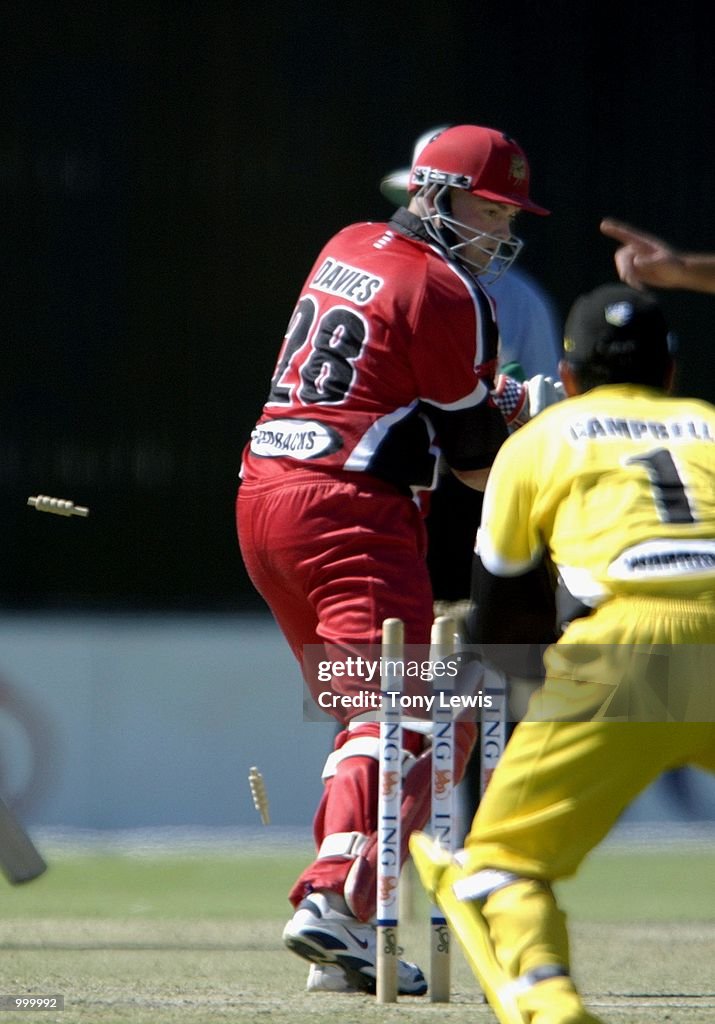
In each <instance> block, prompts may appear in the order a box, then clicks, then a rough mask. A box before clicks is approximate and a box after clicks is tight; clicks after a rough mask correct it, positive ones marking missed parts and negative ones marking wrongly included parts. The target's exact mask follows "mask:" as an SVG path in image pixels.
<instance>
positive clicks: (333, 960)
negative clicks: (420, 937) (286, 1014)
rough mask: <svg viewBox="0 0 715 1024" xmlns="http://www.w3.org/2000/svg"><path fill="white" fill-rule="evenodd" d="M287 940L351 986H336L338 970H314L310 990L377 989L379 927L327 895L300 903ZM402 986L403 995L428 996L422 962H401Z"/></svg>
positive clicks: (286, 932)
mask: <svg viewBox="0 0 715 1024" xmlns="http://www.w3.org/2000/svg"><path fill="white" fill-rule="evenodd" d="M283 941H284V943H285V944H286V946H287V947H288V949H290V950H291V951H292V952H293V953H297V954H298V956H302V957H303V958H304V959H305V960H310V961H311V962H312V963H313V964H318V965H320V966H326V965H327V966H330V967H338V968H340V970H341V971H342V973H343V975H344V978H345V982H346V987H344V988H340V989H338V988H336V987H335V985H336V984H337V979H336V976H335V974H334V973H333V971H330V973H329V974H328V975H327V976H326V975H324V974H323V973H322V972H319V973H318V974H317V976H316V975H315V974H314V972H312V971H311V975H312V977H311V975H309V977H308V991H309V992H318V991H328V992H337V991H343V992H351V991H359V992H371V993H374V992H375V979H376V975H377V970H376V961H377V939H376V931H375V927H374V925H372V924H364V923H363V922H362V921H358V920H357V919H356V918H354V917H352V916H350V915H349V914H344V913H342V912H341V911H339V910H335V909H334V908H333V907H331V906H330V903H329V902H328V900H327V899H326V897H325V895H324V894H323V893H319V892H313V893H311V894H310V896H307V897H306V898H305V899H304V900H303V902H302V903H300V904H299V906H298V909H297V910H296V912H295V914H294V915H293V917H292V918H291V919H290V921H289V922H288V924H287V925H286V926H285V928H284V929H283ZM324 982H325V984H324ZM397 986H398V991H399V993H400V995H407V996H422V995H424V994H425V992H426V991H427V982H426V981H425V976H424V974H423V973H422V971H421V970H420V969H419V967H418V966H417V965H416V964H411V963H409V962H408V961H407V960H399V961H398V966H397Z"/></svg>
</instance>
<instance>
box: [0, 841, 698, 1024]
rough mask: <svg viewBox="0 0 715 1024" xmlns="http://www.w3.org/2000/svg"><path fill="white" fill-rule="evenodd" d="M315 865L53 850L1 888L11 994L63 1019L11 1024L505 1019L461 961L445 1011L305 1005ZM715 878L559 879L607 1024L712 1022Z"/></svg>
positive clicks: (346, 1003)
mask: <svg viewBox="0 0 715 1024" xmlns="http://www.w3.org/2000/svg"><path fill="white" fill-rule="evenodd" d="M307 857H308V852H307V851H305V852H304V853H301V852H300V851H296V852H291V853H290V854H280V855H279V854H268V855H266V856H265V857H258V856H255V855H250V856H246V855H240V854H238V853H237V854H236V856H235V857H232V856H227V855H224V854H221V855H217V854H214V853H210V854H208V855H206V856H197V855H196V854H195V853H193V852H192V853H191V854H187V855H180V854H176V853H174V854H171V855H168V854H167V855H164V856H159V855H153V854H152V855H151V856H146V855H142V856H131V855H118V854H113V855H107V856H98V855H92V856H89V855H72V856H68V855H64V854H63V855H61V856H59V855H58V856H52V854H51V853H50V854H49V855H48V860H49V861H50V871H49V872H48V873H47V875H46V876H44V877H43V878H42V879H38V880H37V881H35V882H32V883H30V884H29V885H26V886H20V887H17V888H15V889H12V888H10V887H8V886H4V887H0V993H18V994H23V993H24V994H29V993H34V994H36V995H38V994H52V993H62V994H64V996H65V1000H66V1009H65V1010H64V1011H62V1012H61V1013H49V1012H47V1013H31V1012H22V1013H21V1014H18V1013H15V1012H6V1013H5V1012H0V1022H1V1024H4V1022H5V1021H8V1022H10V1024H19V1022H23V1024H50V1022H51V1021H54V1022H55V1024H215V1022H224V1021H225V1022H230V1024H256V1022H258V1024H261V1022H263V1021H270V1022H271V1024H303V1022H305V1024H335V1022H338V1024H385V1022H388V1024H390V1022H395V1024H397V1022H398V1021H399V1022H400V1024H437V1022H439V1024H463V1022H464V1021H465V1020H469V1021H470V1022H472V1024H494V1017H493V1015H492V1013H491V1011H490V1009H489V1008H488V1007H486V1006H485V1005H484V1004H483V1003H482V1002H481V997H480V993H479V991H478V989H477V987H476V984H475V982H474V980H473V978H472V975H471V972H470V971H469V968H468V967H467V965H466V963H465V962H464V960H463V958H462V956H461V953H460V952H459V951H456V953H455V955H454V957H453V995H452V1002H451V1003H450V1004H448V1005H439V1004H430V1003H429V1001H426V1000H418V999H401V1000H400V1002H399V1004H398V1005H397V1006H379V1005H377V1004H376V1002H375V1000H374V999H373V998H371V997H367V996H354V995H353V996H340V995H335V996H333V995H325V994H323V995H319V996H315V995H313V996H309V995H307V994H306V993H305V992H304V985H305V976H306V965H305V964H304V962H303V961H301V960H299V959H298V958H297V957H295V956H291V955H290V954H289V953H287V952H286V951H285V950H284V949H283V947H282V945H281V940H280V933H281V929H282V923H283V921H284V920H285V919H286V917H287V915H288V912H289V908H288V904H287V900H286V892H287V889H288V887H289V885H290V883H291V882H292V881H293V879H294V878H295V876H296V874H297V873H298V872H299V871H300V869H301V868H302V867H303V865H304V863H305V861H306V858H307ZM714 869H715V861H714V860H713V858H712V857H709V856H708V855H706V854H705V853H703V852H701V851H694V850H683V851H682V852H673V851H668V852H665V853H650V852H647V853H641V852H633V853H621V852H605V851H604V852H600V851H598V852H597V853H596V854H594V855H593V856H592V857H591V858H590V859H589V861H588V862H587V863H586V865H585V866H584V869H583V871H582V873H581V874H580V875H579V876H578V877H577V878H576V879H574V880H571V881H568V882H565V883H562V884H561V886H560V887H559V895H560V898H561V900H562V903H563V905H564V907H565V909H567V910H568V912H569V916H570V919H571V922H572V940H573V942H572V945H573V951H574V965H575V970H576V976H577V978H578V980H579V983H580V984H581V986H582V989H583V991H584V995H585V998H586V1000H587V1002H588V1003H589V1005H590V1006H591V1007H592V1008H593V1010H594V1011H595V1012H596V1013H597V1014H598V1015H599V1016H601V1017H602V1019H603V1020H604V1021H606V1022H607V1024H653V1022H654V1021H664V1022H667V1024H712V1022H713V1020H715V985H714V984H713V976H712V964H713V963H715V906H714V905H713V900H714V898H715V897H714V896H713V893H714V892H715V885H714V884H713V883H714ZM426 921H427V907H426V901H425V900H424V898H423V896H422V894H421V891H420V890H419V889H418V888H417V887H416V886H415V899H414V910H413V916H412V918H411V919H410V920H405V921H404V922H403V924H402V926H401V930H400V939H401V941H402V942H403V943H404V945H405V947H406V950H407V952H408V953H409V955H410V957H413V958H414V959H416V960H418V962H420V963H422V964H423V965H424V966H427V963H428V952H427V925H426Z"/></svg>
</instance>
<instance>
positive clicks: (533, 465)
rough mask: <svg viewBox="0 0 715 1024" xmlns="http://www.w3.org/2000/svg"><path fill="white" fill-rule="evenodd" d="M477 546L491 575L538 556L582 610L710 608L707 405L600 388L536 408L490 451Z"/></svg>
mask: <svg viewBox="0 0 715 1024" xmlns="http://www.w3.org/2000/svg"><path fill="white" fill-rule="evenodd" d="M477 547H478V553H479V556H480V558H481V561H482V564H483V565H484V567H485V568H486V569H487V570H488V571H489V572H490V573H492V574H493V575H495V576H502V577H510V576H519V575H521V574H523V573H526V572H528V571H530V570H531V569H533V568H535V566H537V565H538V564H539V563H540V561H541V559H542V557H543V555H544V554H545V553H548V554H549V555H550V557H551V561H552V562H553V564H554V566H555V568H556V569H557V571H558V573H559V576H560V578H561V582H562V583H563V585H564V586H565V587H566V588H567V590H568V591H569V592H570V593H571V594H572V595H573V597H575V598H577V599H578V600H579V601H581V602H582V603H583V604H585V605H588V606H591V607H596V606H597V605H599V604H601V603H602V602H603V601H604V600H606V599H607V598H608V597H610V596H611V595H612V594H622V593H629V592H630V593H633V592H635V593H639V594H643V593H648V592H653V593H657V594H661V595H673V596H677V595H688V596H690V597H692V596H694V595H702V596H707V595H708V594H709V595H710V596H711V597H712V598H713V599H714V600H715V406H712V405H710V404H709V403H708V402H703V401H700V400H697V399H688V398H676V397H671V396H668V395H666V394H665V393H664V392H661V391H658V390H656V389H653V388H648V387H644V386H641V385H635V384H623V385H621V384H618V385H615V384H609V385H604V386H602V387H598V388H594V389H593V390H592V391H589V392H587V393H586V394H583V395H579V396H577V397H574V398H569V399H567V400H565V401H563V402H561V403H559V404H558V405H555V406H552V407H550V408H549V409H546V410H544V411H543V412H542V413H540V414H539V415H538V416H537V417H536V419H534V420H533V421H532V422H530V423H527V424H526V425H525V426H524V427H522V428H521V429H520V430H518V431H516V432H515V433H514V434H512V435H511V437H509V439H508V440H507V441H506V442H505V443H504V445H503V446H502V448H501V449H500V451H499V453H498V454H497V457H496V460H495V462H494V465H493V467H492V470H491V473H490V476H489V481H488V484H487V488H486V492H485V496H484V508H483V513H482V525H481V528H480V530H479V535H478V545H477Z"/></svg>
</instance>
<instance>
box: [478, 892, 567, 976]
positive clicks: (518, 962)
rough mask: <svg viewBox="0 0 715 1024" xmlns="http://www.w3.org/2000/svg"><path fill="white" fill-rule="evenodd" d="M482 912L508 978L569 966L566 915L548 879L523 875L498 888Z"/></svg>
mask: <svg viewBox="0 0 715 1024" xmlns="http://www.w3.org/2000/svg"><path fill="white" fill-rule="evenodd" d="M482 914H483V915H484V917H485V919H486V921H487V922H488V925H489V934H490V936H491V941H492V943H493V945H494V951H495V955H496V957H497V958H498V960H499V963H500V964H501V965H502V967H503V969H504V970H505V971H506V973H507V975H508V976H509V977H511V978H518V977H520V976H521V975H523V974H527V973H528V972H529V971H533V970H535V969H536V968H538V967H544V966H546V965H552V964H553V965H555V966H561V967H566V968H568V966H569V940H568V933H567V931H566V918H565V916H564V914H563V913H562V912H561V911H560V910H559V908H558V907H557V905H556V901H555V900H554V897H553V893H552V892H551V889H550V887H549V886H548V885H547V884H546V883H545V882H540V881H538V880H537V879H534V878H522V879H520V880H519V881H518V882H514V883H513V884H512V885H508V886H506V887H505V888H503V889H498V890H496V892H493V893H492V894H491V895H490V896H489V899H488V900H487V901H486V903H485V904H484V905H483V907H482Z"/></svg>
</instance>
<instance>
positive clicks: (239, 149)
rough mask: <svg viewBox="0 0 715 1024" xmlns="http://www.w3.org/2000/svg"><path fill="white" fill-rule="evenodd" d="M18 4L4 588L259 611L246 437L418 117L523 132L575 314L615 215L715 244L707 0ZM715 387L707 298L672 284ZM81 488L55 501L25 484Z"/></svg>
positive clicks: (678, 237)
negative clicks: (605, 226)
mask: <svg viewBox="0 0 715 1024" xmlns="http://www.w3.org/2000/svg"><path fill="white" fill-rule="evenodd" d="M122 6H123V5H118V4H110V3H108V2H106V3H105V2H102V0H96V2H94V3H84V4H80V3H63V2H59V0H58V2H56V3H47V4H35V3H32V2H28V3H19V2H18V3H5V4H4V5H2V7H1V8H0V12H1V16H2V24H0V29H1V30H2V31H0V84H1V87H2V109H3V116H2V119H0V124H1V128H0V132H1V136H0V139H1V149H0V189H1V191H2V199H3V218H2V247H1V250H0V251H2V275H1V277H0V287H1V292H0V294H1V296H2V299H1V303H0V308H1V310H2V355H3V358H2V367H0V527H1V529H2V549H1V550H2V560H1V565H2V569H1V571H0V603H1V604H2V606H3V607H4V608H5V609H7V610H14V609H18V610H19V609H28V608H67V607H69V608H85V607H86V608H112V609H114V608H116V609H126V608H131V609H135V608H138V609H153V608H155V609H197V610H201V609H227V610H232V609H238V610H240V609H249V608H252V607H260V601H259V599H258V598H257V597H256V596H255V595H254V593H253V590H252V587H251V585H250V583H249V581H248V579H247V577H246V575H245V572H244V570H243V568H242V565H241V561H240V558H239V555H238V550H237V545H236V540H235V532H234V525H233V500H234V495H235V489H236V483H237V472H238V465H239V455H240V451H241V448H242V446H243V444H244V443H245V441H246V439H247V437H248V434H249V432H250V429H251V426H252V424H253V422H254V420H255V418H256V417H257V415H258V413H259V410H260V407H261V404H262V402H263V399H264V397H265V393H266V388H267V382H268V379H269V377H270V374H271V371H272V367H273V363H274V360H275V355H276V352H277V349H278V347H279V345H280V342H281V339H282V335H283V331H284V328H285V325H286V323H287V320H288V317H289V315H290V312H291V309H292V306H293V303H294V300H295V297H296V295H297V292H298V290H299V288H300V286H301V284H302V281H303V278H304V277H305V275H306V273H307V271H308V269H309V266H310V264H311V263H312V261H313V259H314V258H315V256H316V254H317V251H318V249H319V248H320V247H321V246H322V244H323V242H324V241H325V240H326V239H327V237H328V236H329V235H330V234H331V233H332V232H333V231H335V230H336V229H338V228H339V227H341V226H343V225H344V224H346V223H349V222H351V221H354V220H366V219H383V218H385V217H387V216H389V214H390V211H391V208H390V207H389V205H388V204H387V203H386V201H385V200H384V199H382V197H381V196H380V194H379V192H378V182H379V180H380V178H381V177H382V175H383V174H384V173H385V172H386V171H388V170H392V169H394V168H395V167H398V166H401V165H404V164H405V163H406V162H408V160H409V157H410V155H411V152H412V146H413V143H414V140H415V139H416V137H417V136H418V135H419V134H420V133H421V132H423V131H424V130H425V129H426V128H429V127H432V126H433V125H436V124H442V123H461V122H472V123H481V124H486V125H490V126H492V127H497V128H501V129H503V130H506V131H508V132H509V133H510V134H512V135H514V136H515V137H516V138H517V140H518V141H519V142H520V143H521V145H522V146H523V147H524V149H525V150H526V152H527V153H528V155H529V158H530V162H531V165H532V183H533V187H532V193H533V195H534V198H535V199H536V201H537V202H539V203H542V204H544V205H545V206H547V207H549V208H550V209H552V210H553V215H552V216H551V217H549V218H545V219H541V218H535V217H532V218H529V217H526V218H524V219H523V221H522V222H521V224H520V232H521V234H522V236H523V237H524V238H525V239H526V241H527V247H526V249H525V252H524V254H523V258H522V265H523V266H525V267H527V268H528V269H529V270H531V271H532V272H533V273H534V274H535V275H536V276H537V277H538V278H539V279H540V280H541V281H542V283H543V284H544V285H545V286H546V287H547V288H548V289H549V291H550V292H551V294H552V295H553V297H554V299H555V301H556V305H557V308H558V310H559V313H560V315H561V316H562V317H563V316H564V315H565V313H566V311H567V309H568V306H569V304H570V302H571V300H572V299H573V298H574V297H575V295H576V294H577V293H578V292H579V291H582V290H584V289H586V288H590V287H592V286H594V285H596V284H599V283H601V282H602V281H604V280H609V279H612V278H613V277H614V270H613V263H612V253H613V250H614V248H615V247H614V245H613V243H611V242H610V241H608V240H607V239H603V238H602V237H601V236H600V235H599V233H598V222H599V219H600V218H601V217H602V216H603V215H605V214H612V215H616V216H620V217H623V218H625V219H628V220H631V221H632V222H633V223H635V224H638V225H640V226H642V227H645V228H648V229H650V230H652V231H655V232H658V233H660V234H662V235H664V236H665V237H666V238H668V239H670V240H671V241H672V242H674V243H675V244H678V245H681V246H686V247H691V248H700V247H702V248H706V249H712V248H715V245H714V243H713V233H712V225H713V173H712V167H713V157H714V155H715V153H714V147H713V133H714V119H713V102H712V99H713V96H712V88H713V66H712V56H711V54H712V48H713V47H712V32H711V30H710V23H711V19H710V17H708V12H709V8H710V5H705V4H703V3H697V2H693V0H680V2H679V3H677V4H675V3H672V4H671V3H668V4H666V3H661V2H651V3H649V4H626V5H622V6H621V8H620V9H619V10H618V11H617V13H614V12H612V11H611V10H610V5H605V4H603V3H602V2H598V3H574V2H569V3H566V2H555V3H550V4H546V3H543V2H538V3H537V2H525V3H521V4H519V3H517V4H514V3H512V4H506V3H496V2H490V0H480V2H478V3H476V2H466V0H451V2H449V3H446V4H434V3H425V2H421V0H413V2H411V3H409V4H407V3H401V2H399V0H397V2H394V3H392V4H384V5H381V6H380V7H379V8H374V7H370V6H362V5H353V4H349V5H348V4H345V5H341V4H338V3H322V2H320V0H304V2H298V3H290V2H288V3H282V4H280V5H279V4H273V3H271V2H268V3H262V4H257V5H253V4H250V5H249V4H243V3H238V2H236V3H225V2H211V0H204V2H201V3H189V2H180V0H176V2H174V3H168V2H154V3H146V4H143V5H141V6H140V7H138V9H137V10H136V11H134V13H132V11H131V8H128V9H126V10H123V9H122ZM662 298H663V301H664V304H665V306H666V308H667V310H668V312H669V313H670V314H671V318H672V320H673V322H674V325H675V326H676V328H677V331H678V334H679V335H680V342H681V353H682V355H683V358H684V362H685V365H684V367H683V370H682V372H681V378H680V390H681V391H687V392H690V393H693V394H697V395H699V396H701V397H705V398H709V399H711V400H712V399H713V398H714V397H715V367H714V363H713V355H712V352H713V342H712V332H711V329H710V327H711V324H712V320H713V300H712V298H710V297H705V296H695V295H688V294H686V293H667V294H664V295H663V296H662ZM37 493H43V494H51V495H55V496H59V497H67V498H71V499H73V500H75V501H76V502H77V503H79V504H86V505H89V506H90V507H91V510H92V513H91V516H90V518H89V519H87V520H79V519H71V520H67V519H59V518H57V517H54V516H47V515H40V514H37V513H36V512H34V511H32V510H31V509H28V508H27V507H26V499H27V497H28V495H30V494H37Z"/></svg>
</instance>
